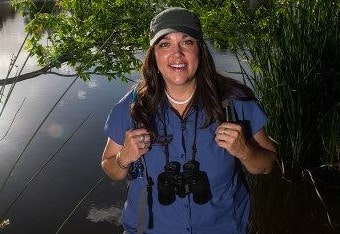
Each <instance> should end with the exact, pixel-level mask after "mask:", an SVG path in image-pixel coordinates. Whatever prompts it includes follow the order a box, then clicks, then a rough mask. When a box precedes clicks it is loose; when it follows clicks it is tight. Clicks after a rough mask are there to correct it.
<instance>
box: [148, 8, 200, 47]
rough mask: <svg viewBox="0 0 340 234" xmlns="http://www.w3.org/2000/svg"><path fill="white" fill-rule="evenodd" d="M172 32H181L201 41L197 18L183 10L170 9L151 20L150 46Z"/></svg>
mask: <svg viewBox="0 0 340 234" xmlns="http://www.w3.org/2000/svg"><path fill="white" fill-rule="evenodd" d="M173 32H182V33H185V34H187V35H189V36H191V37H193V38H195V39H197V40H202V39H203V36H202V31H201V24H200V20H199V18H198V17H197V16H196V15H195V14H194V13H193V12H191V11H189V10H187V9H185V8H180V7H171V8H168V9H166V10H164V11H162V12H161V13H159V14H158V15H156V16H155V17H154V18H153V19H152V20H151V23H150V35H149V37H150V46H152V45H153V44H154V43H155V42H156V41H157V40H158V39H160V38H161V37H163V36H165V35H166V34H169V33H173Z"/></svg>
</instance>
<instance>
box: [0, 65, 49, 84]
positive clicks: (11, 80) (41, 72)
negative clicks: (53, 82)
mask: <svg viewBox="0 0 340 234" xmlns="http://www.w3.org/2000/svg"><path fill="white" fill-rule="evenodd" d="M50 69H51V67H50V66H46V67H43V68H41V69H39V70H36V71H33V72H28V73H25V74H22V75H19V76H15V77H11V78H7V79H0V85H10V84H14V83H16V82H20V81H24V80H28V79H32V78H34V77H37V76H40V75H44V74H46V73H48V71H49V70H50Z"/></svg>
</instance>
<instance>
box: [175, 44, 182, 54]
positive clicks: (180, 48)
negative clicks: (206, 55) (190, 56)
mask: <svg viewBox="0 0 340 234" xmlns="http://www.w3.org/2000/svg"><path fill="white" fill-rule="evenodd" d="M173 53H174V54H175V55H177V56H182V55H183V48H182V46H181V45H180V44H178V45H174V46H173Z"/></svg>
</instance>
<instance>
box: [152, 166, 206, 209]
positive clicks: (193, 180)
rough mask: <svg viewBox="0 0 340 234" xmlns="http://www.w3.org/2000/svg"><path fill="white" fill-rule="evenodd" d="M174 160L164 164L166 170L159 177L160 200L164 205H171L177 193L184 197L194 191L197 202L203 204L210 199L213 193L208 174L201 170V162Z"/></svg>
mask: <svg viewBox="0 0 340 234" xmlns="http://www.w3.org/2000/svg"><path fill="white" fill-rule="evenodd" d="M180 169H181V164H180V163H179V162H176V161H173V162H169V163H167V164H166V165H165V166H164V172H162V173H161V174H159V176H158V179H157V187H158V201H159V203H161V204H162V205H170V204H171V203H173V202H174V201H175V199H176V195H178V196H179V197H181V198H184V197H185V196H186V195H188V194H190V193H192V194H193V200H194V202H195V203H196V204H199V205H202V204H205V203H207V202H208V201H210V199H211V197H212V195H211V191H210V184H209V179H208V176H207V174H206V173H205V172H204V171H200V169H199V162H197V161H194V160H192V161H189V162H187V163H185V164H184V165H183V172H181V171H180Z"/></svg>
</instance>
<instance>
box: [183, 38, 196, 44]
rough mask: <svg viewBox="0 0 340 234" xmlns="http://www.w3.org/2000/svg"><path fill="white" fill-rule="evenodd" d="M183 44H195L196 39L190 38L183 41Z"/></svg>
mask: <svg viewBox="0 0 340 234" xmlns="http://www.w3.org/2000/svg"><path fill="white" fill-rule="evenodd" d="M182 44H183V45H193V44H195V42H194V40H191V39H188V40H185V41H183V42H182Z"/></svg>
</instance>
